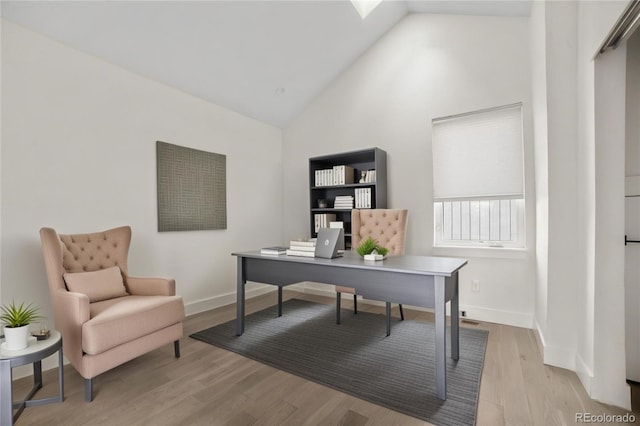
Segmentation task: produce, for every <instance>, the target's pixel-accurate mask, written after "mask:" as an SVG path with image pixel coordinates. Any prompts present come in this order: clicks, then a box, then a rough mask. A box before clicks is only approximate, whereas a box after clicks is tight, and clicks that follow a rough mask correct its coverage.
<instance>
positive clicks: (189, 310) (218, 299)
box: [184, 284, 276, 316]
mask: <svg viewBox="0 0 640 426" xmlns="http://www.w3.org/2000/svg"><path fill="white" fill-rule="evenodd" d="M275 290H276V288H275V287H274V286H272V285H267V284H265V285H260V286H259V287H257V288H253V289H250V290H246V292H245V298H246V299H251V298H252V297H257V296H260V295H263V294H266V293H270V292H272V291H275ZM233 303H236V292H235V291H234V292H231V293H226V294H221V295H218V296H214V297H208V298H206V299H200V300H196V301H195V302H190V303H185V305H184V311H185V315H186V316H191V315H195V314H199V313H200V312H205V311H210V310H212V309H215V308H219V307H221V306H226V305H231V304H233Z"/></svg>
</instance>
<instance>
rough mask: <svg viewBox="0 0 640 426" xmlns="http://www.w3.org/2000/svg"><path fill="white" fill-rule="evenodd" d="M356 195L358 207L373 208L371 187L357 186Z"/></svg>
mask: <svg viewBox="0 0 640 426" xmlns="http://www.w3.org/2000/svg"><path fill="white" fill-rule="evenodd" d="M355 195H356V199H355V204H356V209H370V208H371V188H356V189H355Z"/></svg>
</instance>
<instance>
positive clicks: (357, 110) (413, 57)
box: [283, 14, 535, 327]
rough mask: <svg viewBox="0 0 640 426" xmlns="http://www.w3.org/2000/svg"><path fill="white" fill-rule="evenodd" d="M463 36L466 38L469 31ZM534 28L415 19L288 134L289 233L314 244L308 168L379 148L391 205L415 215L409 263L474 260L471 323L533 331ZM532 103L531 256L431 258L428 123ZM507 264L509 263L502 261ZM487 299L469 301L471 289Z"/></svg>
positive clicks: (465, 274) (468, 306)
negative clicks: (422, 258)
mask: <svg viewBox="0 0 640 426" xmlns="http://www.w3.org/2000/svg"><path fill="white" fill-rule="evenodd" d="M461 29H464V31H461ZM529 61H530V56H529V32H528V19H526V18H498V17H471V16H444V15H419V14H416V15H408V16H407V17H406V18H405V19H404V20H402V21H401V22H400V23H399V24H397V25H396V26H395V27H394V28H393V29H391V30H390V31H389V32H388V33H387V34H386V35H385V36H384V37H382V38H381V39H380V40H379V41H378V43H376V44H375V45H374V46H373V47H371V48H370V49H369V51H368V52H367V53H365V54H364V55H363V56H362V57H361V58H359V59H358V60H357V61H356V62H355V63H354V64H353V66H351V67H350V68H349V69H348V70H347V71H346V72H345V73H343V74H342V75H341V76H340V77H339V78H338V79H337V80H336V81H335V82H334V83H333V84H332V85H331V86H330V87H329V88H328V89H327V90H326V91H325V92H324V93H322V94H321V95H320V96H319V97H318V98H317V99H316V100H314V101H313V102H312V103H311V104H310V105H309V106H308V107H307V108H306V110H305V111H304V112H302V113H301V114H300V115H299V116H298V117H297V118H296V119H295V120H294V121H293V122H292V123H291V124H290V125H289V126H288V127H287V128H285V130H284V138H283V166H284V200H285V206H286V208H285V210H284V224H285V228H284V233H285V237H287V238H290V237H296V236H302V235H308V233H309V230H308V228H309V224H308V220H309V219H308V215H307V211H308V207H309V206H308V202H309V201H308V200H309V198H308V197H309V195H308V171H307V167H308V158H309V157H312V156H315V155H322V154H330V153H336V152H343V151H351V150H356V149H361V148H367V147H373V146H377V147H380V148H382V149H383V150H385V151H386V152H387V155H388V157H387V162H388V182H387V183H388V193H389V196H388V205H389V207H391V208H401V207H404V208H408V209H409V225H408V237H407V249H406V251H407V253H410V254H445V255H458V256H464V257H469V258H470V262H469V264H468V265H467V266H466V267H465V268H464V269H463V270H462V273H461V281H460V284H461V306H462V309H465V310H467V312H468V314H469V316H470V317H475V318H478V319H484V320H489V321H499V322H505V323H509V324H516V325H521V326H527V327H530V326H532V324H533V310H534V304H533V300H534V276H535V268H534V262H533V256H534V253H533V246H534V245H533V244H534V241H535V236H534V227H533V217H534V203H533V199H534V198H533V195H534V194H533V158H532V154H533V151H532V144H531V132H532V131H531V120H530V116H531V94H530V93H531V86H530V77H529V74H530V73H529V69H530V66H529ZM514 102H523V103H524V117H525V123H524V125H525V155H526V170H525V173H526V182H527V186H526V188H525V190H526V196H527V199H526V201H527V217H528V222H527V240H528V241H527V247H528V248H527V250H524V251H520V252H509V254H508V255H506V256H509V257H508V258H505V257H501V255H500V254H496V250H493V251H492V250H454V251H451V250H448V251H447V250H434V249H433V248H432V244H433V229H432V228H433V204H432V174H431V120H432V119H433V118H435V117H441V116H446V115H450V114H456V113H461V112H465V111H473V110H476V109H481V108H487V107H491V106H497V105H504V104H510V103H514ZM501 253H505V252H501ZM472 279H478V280H480V292H477V293H474V292H471V280H472Z"/></svg>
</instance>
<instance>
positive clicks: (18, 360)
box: [0, 330, 64, 426]
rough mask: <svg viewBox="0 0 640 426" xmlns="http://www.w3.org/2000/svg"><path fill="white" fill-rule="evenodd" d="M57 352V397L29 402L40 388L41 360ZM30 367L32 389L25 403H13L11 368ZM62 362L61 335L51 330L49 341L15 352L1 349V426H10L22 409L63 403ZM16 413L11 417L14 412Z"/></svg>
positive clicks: (40, 341)
mask: <svg viewBox="0 0 640 426" xmlns="http://www.w3.org/2000/svg"><path fill="white" fill-rule="evenodd" d="M56 352H58V396H54V397H50V398H41V399H31V398H32V397H33V395H34V394H35V393H36V392H37V391H38V389H40V388H41V387H42V360H43V359H45V358H46V357H48V356H49V355H53V354H54V353H56ZM26 364H33V388H32V389H31V390H30V391H29V393H28V394H27V396H26V397H25V399H24V400H22V401H18V402H15V403H14V402H13V396H12V374H11V369H12V368H14V367H18V366H20V365H26ZM63 377H64V375H63V362H62V336H60V333H59V332H57V331H55V330H52V331H51V335H50V336H49V338H48V339H45V340H38V341H32V342H29V346H27V347H26V348H25V349H21V350H18V351H5V350H3V349H0V425H1V426H10V425H12V424H13V423H14V422H15V421H16V420H17V419H18V417H19V416H20V414H21V413H22V411H23V410H24V409H25V407H33V406H36V405H42V404H50V403H52V402H62V401H63V400H64V380H63ZM14 409H17V410H18V411H17V412H16V413H15V414H13V410H14Z"/></svg>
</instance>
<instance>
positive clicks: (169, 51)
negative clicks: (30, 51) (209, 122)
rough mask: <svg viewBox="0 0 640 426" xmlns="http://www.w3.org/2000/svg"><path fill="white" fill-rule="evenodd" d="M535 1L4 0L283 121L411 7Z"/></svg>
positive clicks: (133, 67) (198, 91) (483, 10)
mask: <svg viewBox="0 0 640 426" xmlns="http://www.w3.org/2000/svg"><path fill="white" fill-rule="evenodd" d="M523 4H524V5H525V6H526V5H528V4H530V1H524V2H523V1H518V0H511V1H506V0H502V1H482V0H480V1H451V0H450V1H424V0H422V1H408V2H404V1H389V0H387V1H383V2H382V3H381V4H380V6H378V7H377V8H376V9H375V10H374V11H373V12H372V13H371V14H370V15H369V16H368V17H367V19H365V20H362V19H361V18H360V16H359V15H358V13H357V12H356V10H355V9H354V8H353V7H352V5H351V3H350V2H349V1H346V0H340V1H326V0H317V1H311V0H310V1H237V0H236V1H2V3H1V8H2V9H1V13H2V17H3V18H4V19H8V20H10V21H12V22H14V23H17V24H19V25H21V26H23V27H26V28H28V29H31V30H33V31H36V32H39V33H41V34H43V35H45V36H47V37H50V38H52V39H54V40H57V41H59V42H61V43H63V44H65V45H68V46H70V47H72V48H75V49H77V50H80V51H82V52H85V53H88V54H90V55H93V56H96V57H98V58H101V59H103V60H105V61H108V62H111V63H113V64H116V65H119V66H121V67H123V68H125V69H127V70H129V71H132V72H134V73H137V74H139V75H142V76H145V77H147V78H150V79H153V80H155V81H159V82H161V83H164V84H167V85H169V86H172V87H175V88H177V89H179V90H182V91H184V92H186V93H189V94H191V95H194V96H197V97H199V98H202V99H204V100H207V101H209V102H212V103H215V104H217V105H220V106H223V107H226V108H229V109H231V110H234V111H236V112H238V113H240V114H243V115H245V116H248V117H252V118H255V119H257V120H259V121H262V122H265V123H268V124H271V125H274V126H277V127H284V126H286V125H287V123H289V122H290V121H291V120H292V119H293V117H295V116H296V115H297V114H298V113H299V112H300V111H302V109H304V107H305V106H306V105H307V104H308V103H309V102H311V100H313V99H314V98H315V97H316V96H317V95H318V94H320V93H321V92H322V91H323V90H324V89H325V88H326V87H327V86H328V85H329V84H330V83H331V82H332V81H333V80H334V79H335V78H336V77H337V76H338V75H340V73H342V72H343V71H344V70H345V69H346V68H347V67H348V66H349V65H351V64H352V63H353V62H355V60H356V59H357V58H358V57H360V56H361V55H362V54H363V53H364V52H365V51H366V50H367V49H368V48H369V47H370V46H371V45H372V44H374V43H375V42H376V40H378V39H379V38H380V37H381V36H382V35H383V34H384V33H386V32H387V31H388V30H389V29H390V28H392V27H393V26H394V25H395V24H396V23H397V22H398V21H400V20H401V19H402V18H403V17H404V16H405V15H406V14H407V13H409V12H427V13H462V14H493V15H518V14H520V16H521V14H522V13H526V14H528V9H527V8H526V7H525V8H524V9H525V10H526V11H525V12H522V9H523V8H522V5H523Z"/></svg>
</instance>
